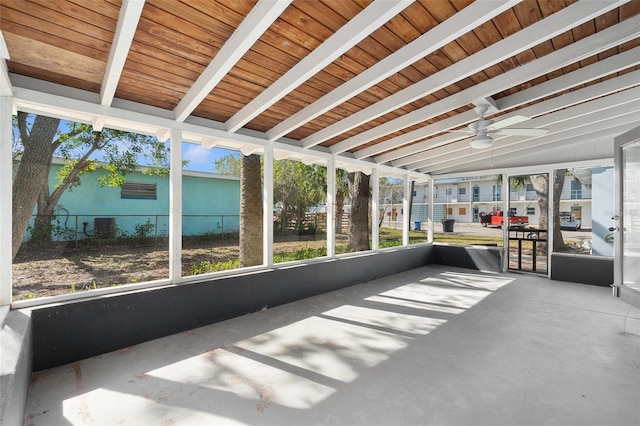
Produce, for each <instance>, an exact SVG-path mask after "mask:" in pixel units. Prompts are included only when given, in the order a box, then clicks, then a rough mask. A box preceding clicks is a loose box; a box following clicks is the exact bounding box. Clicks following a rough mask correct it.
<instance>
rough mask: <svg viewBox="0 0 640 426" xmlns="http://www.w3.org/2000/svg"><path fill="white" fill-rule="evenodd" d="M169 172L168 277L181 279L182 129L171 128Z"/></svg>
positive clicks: (174, 281) (178, 280)
mask: <svg viewBox="0 0 640 426" xmlns="http://www.w3.org/2000/svg"><path fill="white" fill-rule="evenodd" d="M170 167H171V168H170V173H169V229H170V231H169V278H171V281H172V282H173V283H179V282H180V281H182V130H181V129H171V166H170Z"/></svg>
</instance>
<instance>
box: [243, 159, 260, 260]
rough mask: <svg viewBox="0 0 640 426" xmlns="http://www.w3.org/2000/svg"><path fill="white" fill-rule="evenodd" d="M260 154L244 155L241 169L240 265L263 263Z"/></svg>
mask: <svg viewBox="0 0 640 426" xmlns="http://www.w3.org/2000/svg"><path fill="white" fill-rule="evenodd" d="M260 172H261V168H260V156H259V155H256V154H252V155H246V156H242V162H241V171H240V267H245V266H255V265H262V263H263V256H262V178H261V173H260Z"/></svg>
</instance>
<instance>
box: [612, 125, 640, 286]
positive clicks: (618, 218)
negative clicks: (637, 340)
mask: <svg viewBox="0 0 640 426" xmlns="http://www.w3.org/2000/svg"><path fill="white" fill-rule="evenodd" d="M637 141H640V126H639V127H636V128H634V129H631V130H630V131H628V132H626V133H623V134H622V135H620V136H617V137H616V138H615V139H614V157H613V159H614V167H615V169H614V170H615V173H614V194H613V197H614V210H613V211H614V216H613V221H614V222H613V223H614V224H613V228H614V229H615V231H616V234H615V237H614V240H613V241H614V244H613V286H612V287H613V295H614V296H618V295H619V289H620V287H621V286H622V285H623V261H624V258H623V244H622V242H623V234H624V229H622V224H623V223H624V222H623V214H624V199H623V188H622V178H623V170H622V148H623V147H624V146H625V145H627V144H629V143H633V142H637Z"/></svg>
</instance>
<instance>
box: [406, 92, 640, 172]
mask: <svg viewBox="0 0 640 426" xmlns="http://www.w3.org/2000/svg"><path fill="white" fill-rule="evenodd" d="M639 99H640V87H635V88H632V89H628V90H625V91H623V92H619V93H616V94H614V95H610V96H606V97H602V98H598V99H595V100H592V101H589V102H585V103H581V104H578V105H575V106H573V107H570V108H566V109H563V110H560V111H557V112H554V113H552V114H549V115H548V116H544V117H539V118H536V119H533V120H531V122H530V123H531V125H532V127H539V126H540V125H542V124H543V123H544V126H545V127H546V128H548V129H549V133H548V134H547V135H545V136H540V137H536V138H525V137H516V136H510V137H504V138H499V139H498V138H496V142H495V143H494V146H493V147H492V148H491V149H487V150H483V151H478V150H471V149H470V147H469V144H468V143H467V142H459V143H456V144H452V145H448V146H446V147H441V148H437V149H434V150H432V151H431V152H430V155H429V158H428V159H425V160H423V161H420V162H415V163H412V164H410V165H409V166H408V168H409V169H412V170H415V169H423V168H430V167H433V166H435V165H437V164H443V163H447V162H453V163H456V164H461V163H463V162H465V160H467V161H476V160H478V159H480V158H483V157H484V156H490V155H496V152H499V151H500V150H502V151H508V150H509V149H511V150H515V149H517V147H518V146H519V145H520V146H523V145H524V146H531V145H535V144H536V143H543V142H545V141H549V142H552V141H556V140H561V139H563V138H565V137H566V134H567V132H568V133H570V135H571V136H574V135H576V134H588V133H589V132H593V131H594V129H596V131H597V127H595V128H594V127H592V126H597V125H600V126H609V123H608V121H610V120H614V119H616V118H617V117H619V116H621V115H627V114H631V116H632V117H633V116H636V119H637V113H638V112H639V111H640V100H639ZM586 129H588V131H587V130H586ZM510 147H511V148H510Z"/></svg>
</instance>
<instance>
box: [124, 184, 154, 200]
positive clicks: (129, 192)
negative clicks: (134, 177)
mask: <svg viewBox="0 0 640 426" xmlns="http://www.w3.org/2000/svg"><path fill="white" fill-rule="evenodd" d="M157 192H158V189H157V185H156V184H155V183H141V182H125V183H123V184H122V188H121V191H120V198H138V199H144V200H155V199H157V196H158V193H157Z"/></svg>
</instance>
